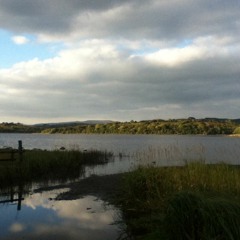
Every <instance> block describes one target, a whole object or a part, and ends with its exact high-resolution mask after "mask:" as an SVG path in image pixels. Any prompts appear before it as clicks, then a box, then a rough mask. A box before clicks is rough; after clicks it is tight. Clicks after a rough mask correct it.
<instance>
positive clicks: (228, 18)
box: [0, 0, 240, 41]
mask: <svg viewBox="0 0 240 240" xmlns="http://www.w3.org/2000/svg"><path fill="white" fill-rule="evenodd" d="M239 10H240V3H239V1H237V0H229V1H227V2H226V1H219V0H212V1H208V0H195V1H190V0H183V1H177V0H172V1H153V0H149V1H140V0H138V1H137V0H130V1H127V0H126V1H125V0H124V1H123V0H121V1H120V0H118V1H117V0H115V1H113V0H112V1H111V0H98V1H93V0H92V1H89V0H88V1H80V0H69V1H65V0H49V1H45V0H35V1H31V0H21V1H19V0H1V1H0V27H2V28H6V29H11V30H12V31H19V32H30V33H31V32H33V33H39V34H50V35H51V34H52V35H54V34H58V35H61V34H62V35H64V34H69V36H71V33H72V32H75V33H76V32H77V35H78V36H79V37H82V38H83V37H96V38H98V37H112V38H114V37H123V38H131V39H137V38H147V39H151V38H156V39H164V40H166V39H169V40H173V41H180V40H181V39H182V38H185V39H186V38H194V37H198V36H201V35H212V34H214V35H215V34H217V35H235V34H237V32H236V31H237V30H239V24H240V23H239V17H240V13H239ZM65 37H66V36H65Z"/></svg>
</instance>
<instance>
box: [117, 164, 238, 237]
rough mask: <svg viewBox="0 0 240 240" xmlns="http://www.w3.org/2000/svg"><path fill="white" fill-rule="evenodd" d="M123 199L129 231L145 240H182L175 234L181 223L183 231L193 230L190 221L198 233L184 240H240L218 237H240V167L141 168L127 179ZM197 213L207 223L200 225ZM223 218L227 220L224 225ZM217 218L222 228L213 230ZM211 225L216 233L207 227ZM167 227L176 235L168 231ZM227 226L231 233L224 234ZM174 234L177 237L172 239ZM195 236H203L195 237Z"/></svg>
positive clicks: (186, 166)
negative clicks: (237, 228)
mask: <svg viewBox="0 0 240 240" xmlns="http://www.w3.org/2000/svg"><path fill="white" fill-rule="evenodd" d="M190 193H191V194H190ZM121 196H122V197H121V198H120V203H121V207H122V209H123V215H124V217H125V219H126V222H127V225H128V228H129V230H130V231H131V233H133V234H134V235H135V236H138V235H139V236H144V237H143V238H140V239H159V238H160V237H161V239H176V235H175V233H176V232H175V230H174V231H173V229H175V227H174V226H175V225H176V223H177V222H178V221H179V224H180V226H179V229H180V230H179V232H181V231H182V228H184V229H185V228H186V229H189V227H188V225H189V224H190V223H189V222H192V225H191V227H192V228H193V229H194V230H189V232H186V234H185V235H184V237H182V238H178V239H238V238H219V236H218V235H219V234H220V235H221V234H222V235H223V236H239V235H238V234H239V232H238V231H236V229H235V228H232V225H234V226H236V224H237V223H240V215H239V214H238V215H236V214H235V213H240V212H239V211H240V205H239V204H237V201H239V200H240V168H239V167H237V166H230V165H227V164H224V163H220V164H215V165H208V164H204V163H203V162H194V163H187V164H186V165H185V166H182V167H152V166H151V167H139V168H137V169H136V170H135V171H133V172H130V173H128V174H127V175H126V177H125V180H124V187H123V192H122V195H121ZM175 206H176V207H175ZM196 209H197V211H196ZM198 209H200V210H199V211H200V212H198ZM221 209H224V210H223V211H224V213H223V212H221ZM196 214H197V216H198V215H199V216H200V217H199V218H198V219H201V217H202V218H203V223H201V221H200V220H199V221H200V222H197V223H196V226H195V225H194V221H193V218H194V216H195V215H196ZM201 214H203V216H202V215H201ZM174 216H176V217H174ZM185 218H186V219H185ZM223 218H224V219H226V221H224V222H223ZM188 219H189V221H187V220H188ZM216 219H218V223H216V224H218V225H213V224H214V222H215V220H216ZM227 219H228V220H227ZM166 222H167V223H168V224H167V225H166V224H165V223H166ZM207 222H210V223H211V225H212V226H211V227H212V228H213V229H212V228H211V227H209V228H208V227H207V226H205V225H206V224H207ZM233 223H234V224H233ZM181 224H182V225H183V226H181ZM201 224H202V225H201ZM228 225H229V226H228ZM230 225H231V226H230ZM166 226H170V229H172V230H170V231H167V229H169V228H167V227H166ZM221 227H225V228H226V229H225V230H224V233H222V232H223V231H222V232H221V233H220V232H219V231H220V230H219V229H220V228H221ZM215 229H217V230H215ZM171 231H173V232H174V235H175V238H174V237H172V238H171ZM194 231H197V233H196V234H198V236H201V237H200V238H194V236H193V234H195V233H192V232H194ZM198 232H199V233H198ZM191 234H192V235H191ZM224 234H225V235H224ZM227 234H228V235H227ZM187 235H189V236H191V237H192V238H191V237H189V238H187V237H186V236H187ZM202 236H203V237H202ZM239 239H240V238H239Z"/></svg>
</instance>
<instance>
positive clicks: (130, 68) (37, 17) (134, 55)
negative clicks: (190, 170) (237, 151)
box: [0, 0, 240, 124]
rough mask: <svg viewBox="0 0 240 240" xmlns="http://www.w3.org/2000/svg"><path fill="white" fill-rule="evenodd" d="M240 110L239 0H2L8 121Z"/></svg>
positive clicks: (234, 113) (225, 114)
mask: <svg viewBox="0 0 240 240" xmlns="http://www.w3.org/2000/svg"><path fill="white" fill-rule="evenodd" d="M239 110H240V1H239V0H228V1H226V0H211V1H209V0H181V1H180V0H95V1H94V0H48V1H45V0H34V1H33V0H0V122H21V123H25V124H33V123H42V122H64V121H77V120H79V121H81V120H89V119H91V120H104V119H105V120H116V121H131V120H136V121H138V120H147V119H172V118H187V117H196V118H204V117H220V118H240V111H239Z"/></svg>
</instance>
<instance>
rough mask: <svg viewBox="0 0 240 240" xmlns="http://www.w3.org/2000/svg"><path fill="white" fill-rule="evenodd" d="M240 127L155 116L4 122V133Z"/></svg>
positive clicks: (238, 122) (0, 128)
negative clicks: (141, 118) (46, 121)
mask: <svg viewBox="0 0 240 240" xmlns="http://www.w3.org/2000/svg"><path fill="white" fill-rule="evenodd" d="M239 127H240V119H222V118H221V119H218V118H204V119H195V118H192V117H190V118H187V119H169V120H162V119H154V120H143V121H130V122H113V121H110V120H106V121H105V120H88V121H73V122H61V123H40V124H34V125H24V124H21V123H1V124H0V132H1V133H48V134H54V133H63V134H69V133H83V134H91V133H97V134H181V135H184V134H193V135H194V134H204V135H216V134H233V133H235V132H236V130H238V129H239Z"/></svg>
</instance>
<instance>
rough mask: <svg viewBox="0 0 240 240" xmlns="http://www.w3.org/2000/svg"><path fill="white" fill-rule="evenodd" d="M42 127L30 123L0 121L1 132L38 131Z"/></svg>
mask: <svg viewBox="0 0 240 240" xmlns="http://www.w3.org/2000/svg"><path fill="white" fill-rule="evenodd" d="M42 130H43V129H42V128H38V127H34V126H31V125H24V124H21V123H13V122H10V123H8V122H2V123H0V132H1V133H39V132H41V131H42Z"/></svg>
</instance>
